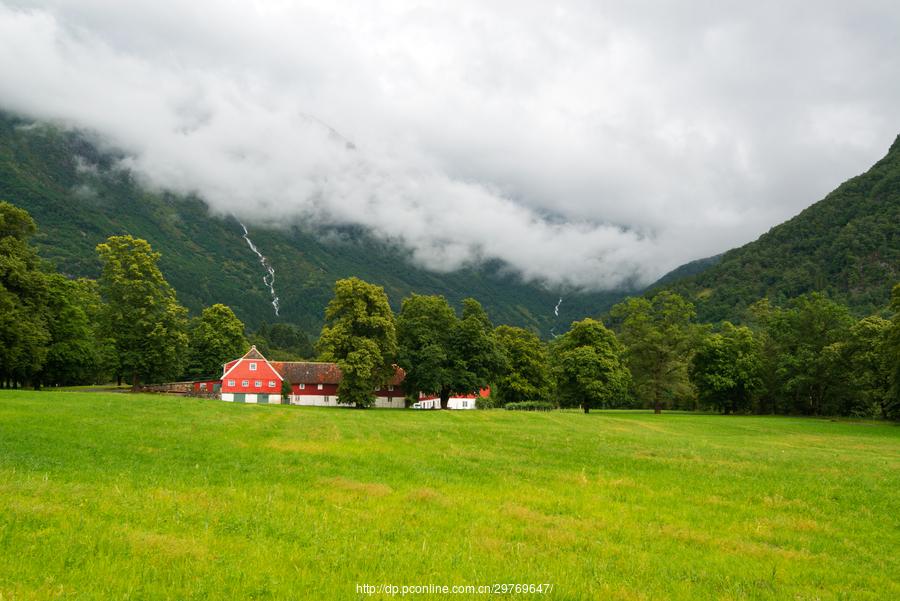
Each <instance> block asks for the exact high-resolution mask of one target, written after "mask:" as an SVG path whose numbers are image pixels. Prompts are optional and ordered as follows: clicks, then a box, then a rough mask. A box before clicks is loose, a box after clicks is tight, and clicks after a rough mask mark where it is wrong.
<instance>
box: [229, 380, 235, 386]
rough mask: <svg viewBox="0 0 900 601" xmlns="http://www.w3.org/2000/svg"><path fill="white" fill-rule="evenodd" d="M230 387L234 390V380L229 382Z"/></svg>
mask: <svg viewBox="0 0 900 601" xmlns="http://www.w3.org/2000/svg"><path fill="white" fill-rule="evenodd" d="M228 385H229V386H231V387H232V388H234V380H228Z"/></svg>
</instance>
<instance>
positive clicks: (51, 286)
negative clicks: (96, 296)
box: [37, 273, 107, 385]
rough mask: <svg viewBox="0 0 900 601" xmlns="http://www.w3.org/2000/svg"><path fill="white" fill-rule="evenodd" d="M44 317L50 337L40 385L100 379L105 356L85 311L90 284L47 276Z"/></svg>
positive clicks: (56, 276)
mask: <svg viewBox="0 0 900 601" xmlns="http://www.w3.org/2000/svg"><path fill="white" fill-rule="evenodd" d="M47 283H48V298H47V316H48V320H47V322H48V328H47V329H48V332H49V333H50V340H49V343H48V347H47V360H46V362H45V363H44V365H43V367H42V369H41V371H40V373H39V375H38V376H37V378H38V380H40V382H41V383H42V384H51V385H52V384H89V383H93V382H96V381H97V380H98V379H100V377H99V376H101V372H102V368H103V361H104V360H105V359H106V356H105V354H104V353H105V352H106V351H107V349H106V348H105V347H104V342H103V341H102V340H98V339H97V337H96V331H95V329H94V327H93V324H92V323H91V319H90V316H89V314H88V312H89V310H90V305H89V303H90V299H89V297H88V295H89V290H90V287H89V285H86V284H85V282H84V281H83V280H81V281H76V280H69V279H66V278H64V277H63V276H61V275H59V274H58V273H52V274H48V275H47Z"/></svg>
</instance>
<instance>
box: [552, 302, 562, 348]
mask: <svg viewBox="0 0 900 601" xmlns="http://www.w3.org/2000/svg"><path fill="white" fill-rule="evenodd" d="M562 301H563V299H562V297H561V296H560V297H559V300H558V301H556V306H555V307H553V314H554V315H555V316H557V317H559V306H560V305H561V304H562ZM550 335H551V336H553V337H554V338H556V337H557V336H558V335H559V334H557V333H556V327H555V326H554V327H552V328H550Z"/></svg>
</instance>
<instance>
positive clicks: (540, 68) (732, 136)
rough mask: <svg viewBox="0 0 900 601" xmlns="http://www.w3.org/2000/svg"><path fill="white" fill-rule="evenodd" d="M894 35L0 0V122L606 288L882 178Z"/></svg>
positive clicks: (305, 217) (898, 76) (874, 16)
mask: <svg viewBox="0 0 900 601" xmlns="http://www.w3.org/2000/svg"><path fill="white" fill-rule="evenodd" d="M376 5H377V7H376ZM898 32H900V3H898V2H896V1H884V2H867V1H864V0H862V1H854V2H847V1H846V0H839V1H829V0H818V1H816V2H808V1H799V2H790V1H786V0H780V1H775V2H760V1H757V2H746V1H740V2H724V1H722V2H720V1H711V0H710V1H699V0H697V1H684V2H666V1H665V0H654V1H646V2H645V1H639V0H637V1H636V0H630V1H622V2H600V1H596V0H593V1H587V2H561V3H551V2H534V3H530V2H521V1H510V2H503V1H493V2H483V1H473V2H469V1H467V0H454V1H453V2H446V1H443V2H407V1H381V2H369V1H360V2H334V1H328V2H325V1H321V2H315V3H309V2H298V1H281V2H261V1H259V2H241V1H231V2H224V1H211V0H191V1H189V2H186V1H184V0H177V1H172V0H153V1H145V0H137V1H131V2H115V1H109V2H103V1H99V0H78V1H71V2H68V1H56V2H53V1H49V2H22V1H5V0H0V108H4V109H6V110H13V111H16V112H20V113H24V114H26V115H30V116H33V117H37V118H42V119H53V120H56V121H59V122H61V123H64V124H67V125H71V126H75V127H80V128H86V129H89V130H91V131H94V132H97V133H98V134H99V135H100V136H102V137H103V138H104V139H106V140H108V141H109V143H110V144H112V145H114V146H116V147H118V148H121V149H123V150H125V151H126V152H127V153H129V155H130V158H129V159H128V161H127V166H129V167H131V168H133V169H134V170H135V171H136V172H138V173H139V174H141V175H142V176H143V177H144V178H145V181H146V182H148V183H149V184H151V185H154V186H158V187H162V188H167V189H171V190H174V191H179V192H197V193H198V194H200V195H201V196H202V197H203V198H205V199H206V201H207V202H209V204H210V205H211V206H212V207H213V209H214V210H215V211H217V212H220V213H230V214H234V215H236V216H237V217H239V218H240V219H242V220H245V221H247V222H255V223H260V224H262V223H265V222H269V223H276V222H277V223H283V222H285V221H286V220H290V219H293V220H297V221H304V222H308V223H312V224H346V223H352V224H362V225H365V226H368V227H369V228H371V229H372V231H373V232H375V233H376V234H377V235H379V236H381V237H385V238H388V239H391V240H394V241H397V242H399V243H401V244H403V245H404V246H406V247H407V248H409V249H410V251H411V255H412V257H413V260H415V261H417V262H419V263H420V264H423V265H425V266H427V267H430V268H433V269H445V270H446V269H453V268H456V267H459V266H461V265H464V264H466V263H471V262H477V261H479V260H483V259H501V260H503V261H505V262H506V263H507V264H508V265H509V266H510V267H511V268H513V269H514V270H516V271H517V272H519V273H520V274H521V275H522V276H523V277H525V278H527V279H534V280H541V281H545V282H548V283H550V284H554V285H556V284H563V285H575V286H581V287H585V288H590V289H607V288H612V287H615V286H618V285H620V284H621V283H622V282H624V281H627V280H628V279H629V278H632V277H636V278H637V279H638V280H639V281H641V282H644V283H649V282H650V281H652V280H653V279H655V278H656V277H658V276H659V275H661V274H663V273H665V272H666V271H668V270H670V269H672V268H674V267H677V266H678V265H680V264H682V263H684V262H686V261H689V260H692V259H696V258H700V257H705V256H709V255H713V254H716V253H719V252H722V251H724V250H727V249H729V248H732V247H734V246H737V245H740V244H743V243H745V242H748V241H750V240H752V239H755V238H756V237H757V236H759V235H760V234H761V233H763V232H765V231H766V230H768V229H769V228H770V227H771V226H773V225H775V224H777V223H779V222H781V221H784V220H785V219H787V218H789V217H791V216H793V215H795V214H796V213H798V212H799V211H800V210H802V209H803V208H804V207H806V206H808V205H810V204H812V203H813V202H815V201H817V200H819V199H820V198H822V197H823V196H824V195H825V194H826V193H827V192H828V191H830V190H831V189H833V188H834V187H835V186H836V185H837V184H839V183H840V182H841V181H844V180H845V179H847V178H849V177H851V176H853V175H856V174H858V173H860V172H862V171H864V170H865V169H867V168H868V167H869V166H870V165H871V164H872V163H873V162H875V161H876V160H877V159H879V158H880V157H881V156H883V154H884V153H885V152H886V151H887V148H888V146H889V145H890V143H891V142H892V141H893V139H894V137H895V136H896V135H897V134H898V132H900V43H898V41H897V40H898ZM257 242H258V243H259V246H260V247H261V249H262V250H263V251H265V242H264V241H263V240H258V241H257ZM271 258H272V259H273V261H274V262H275V263H276V264H277V260H278V258H277V257H271Z"/></svg>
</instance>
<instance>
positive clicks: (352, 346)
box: [318, 278, 397, 407]
mask: <svg viewBox="0 0 900 601" xmlns="http://www.w3.org/2000/svg"><path fill="white" fill-rule="evenodd" d="M318 350H319V354H320V356H321V358H322V359H323V360H324V361H334V362H335V363H337V365H338V367H340V369H341V372H342V378H341V383H340V386H339V387H338V395H339V397H340V402H341V403H345V404H354V405H355V406H356V407H369V406H371V405H372V404H373V403H374V402H375V394H374V392H373V391H374V390H375V388H376V387H379V386H380V385H382V384H384V383H385V382H387V381H388V380H389V379H390V378H391V377H392V376H393V374H394V368H393V363H394V358H395V357H396V354H397V332H396V325H395V319H394V314H393V312H392V311H391V306H390V304H389V303H388V298H387V294H385V292H384V288H382V287H381V286H376V285H374V284H369V283H368V282H364V281H363V280H361V279H359V278H347V279H343V280H338V281H337V282H336V283H335V285H334V297H333V298H332V299H331V301H330V302H329V303H328V307H327V308H326V309H325V326H324V327H323V328H322V334H321V336H320V337H319V342H318Z"/></svg>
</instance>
